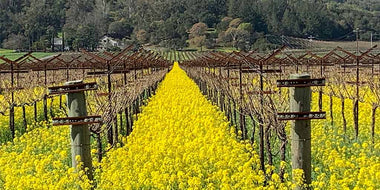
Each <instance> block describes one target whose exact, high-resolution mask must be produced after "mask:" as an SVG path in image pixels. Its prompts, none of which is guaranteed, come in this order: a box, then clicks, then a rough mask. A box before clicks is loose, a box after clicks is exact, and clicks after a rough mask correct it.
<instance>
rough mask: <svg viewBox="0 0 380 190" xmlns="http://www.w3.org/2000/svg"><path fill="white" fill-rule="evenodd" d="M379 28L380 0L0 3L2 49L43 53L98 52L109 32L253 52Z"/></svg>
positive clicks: (171, 44)
mask: <svg viewBox="0 0 380 190" xmlns="http://www.w3.org/2000/svg"><path fill="white" fill-rule="evenodd" d="M356 28H360V38H361V39H363V40H369V38H370V34H371V32H372V33H379V31H380V1H379V0H0V44H1V47H3V48H11V49H23V50H26V49H33V50H43V49H45V50H46V48H47V47H50V46H51V43H52V42H53V40H52V39H54V38H57V37H64V41H65V43H66V45H67V46H69V47H70V48H71V49H74V50H75V49H79V48H86V49H90V50H91V49H95V48H96V47H97V45H98V41H99V39H100V38H101V37H102V36H103V35H108V36H110V37H113V38H115V39H120V40H123V41H125V42H131V43H132V42H133V43H139V44H150V45H158V46H161V47H167V48H176V49H179V48H183V47H188V46H189V45H190V46H196V47H202V46H207V47H208V48H213V47H215V46H234V47H237V48H241V49H243V48H247V46H248V48H249V46H251V45H252V44H257V43H266V42H265V37H267V36H268V35H277V36H281V35H285V36H292V37H300V38H307V37H309V36H314V37H315V38H317V39H321V40H352V39H354V38H355V35H347V34H350V33H352V31H353V30H354V29H356Z"/></svg>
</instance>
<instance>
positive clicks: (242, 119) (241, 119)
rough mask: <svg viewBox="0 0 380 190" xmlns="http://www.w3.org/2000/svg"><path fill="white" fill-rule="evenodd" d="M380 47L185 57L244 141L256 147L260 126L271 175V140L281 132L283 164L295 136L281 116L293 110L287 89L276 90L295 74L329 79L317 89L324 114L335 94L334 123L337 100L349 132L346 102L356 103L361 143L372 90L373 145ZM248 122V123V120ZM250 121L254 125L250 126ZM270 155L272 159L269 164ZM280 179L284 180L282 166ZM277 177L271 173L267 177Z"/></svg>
mask: <svg viewBox="0 0 380 190" xmlns="http://www.w3.org/2000/svg"><path fill="white" fill-rule="evenodd" d="M376 48H377V46H374V47H372V48H370V49H368V50H367V51H365V52H357V53H356V54H355V53H351V52H349V51H346V50H344V49H343V48H340V47H337V48H335V49H333V50H331V51H329V52H327V53H325V54H320V53H313V52H311V51H306V52H303V53H300V52H296V53H294V52H292V51H291V50H289V49H287V48H286V47H285V46H283V47H281V48H279V49H277V50H275V51H273V52H272V53H270V54H267V55H266V54H262V53H259V52H257V50H254V51H250V52H231V53H225V52H210V53H207V52H205V53H200V54H197V55H195V56H194V55H193V54H190V53H184V57H185V58H184V59H183V61H181V64H180V65H181V67H182V68H183V69H184V70H185V71H186V72H187V74H188V75H189V76H190V77H191V78H192V79H193V80H194V81H195V82H196V83H197V84H198V86H199V87H200V89H201V91H202V92H203V93H204V94H205V95H206V96H208V98H209V99H210V100H211V101H212V102H214V103H215V104H216V105H218V106H219V107H220V109H221V110H223V111H224V112H225V114H226V117H227V118H228V119H229V120H230V121H231V124H232V125H233V126H235V133H236V134H237V135H238V137H239V138H241V139H243V140H248V137H249V135H247V134H248V131H251V133H250V137H251V138H250V139H249V140H250V141H251V143H255V139H256V138H255V135H256V134H255V133H256V131H257V127H258V133H259V135H258V136H259V137H258V144H259V156H260V164H261V169H262V170H263V172H264V173H265V172H266V170H265V163H267V164H269V165H273V164H274V162H273V156H274V155H276V154H277V153H274V152H273V151H274V150H275V149H274V148H273V146H274V145H275V144H276V143H275V144H271V143H272V141H271V140H270V139H271V138H273V134H277V139H278V140H279V141H280V143H277V144H279V151H280V160H281V161H285V157H286V145H287V142H288V139H289V137H287V135H286V131H285V126H286V122H284V121H280V120H279V118H278V117H277V115H278V113H279V112H287V111H288V109H289V107H288V106H287V105H288V104H287V103H285V100H286V99H287V93H286V91H287V90H286V89H279V88H277V87H276V80H277V79H284V78H287V76H289V75H290V74H294V73H309V74H310V76H311V77H312V78H313V77H314V78H326V80H327V84H328V85H327V86H328V89H327V90H325V91H323V90H322V88H321V87H318V88H316V89H313V92H314V93H317V94H318V110H319V111H321V110H322V108H323V105H322V98H323V95H324V94H325V95H327V96H329V102H330V105H329V107H330V117H331V123H332V124H333V123H334V117H333V112H332V110H333V109H332V107H333V105H332V104H333V101H332V99H333V97H337V98H341V100H342V106H341V113H342V118H343V128H344V131H346V130H347V129H346V128H347V121H346V119H345V117H346V116H345V115H344V112H345V106H344V102H345V99H347V98H348V99H351V100H352V101H353V110H352V115H353V118H354V120H353V126H354V131H355V137H354V138H355V139H357V138H359V137H358V136H359V128H360V126H359V122H358V121H359V102H362V103H364V102H366V101H368V100H366V93H367V91H365V90H360V89H359V87H361V86H365V87H368V88H369V89H370V91H371V93H373V94H374V97H376V98H375V99H372V100H369V101H370V103H371V104H372V108H373V109H372V123H371V125H372V127H371V136H372V142H374V140H375V135H376V134H375V121H376V118H375V117H376V109H377V108H378V105H379V98H378V97H379V92H378V90H379V86H378V84H379V83H380V81H379V77H378V74H379V73H380V53H378V49H376ZM247 118H248V119H247ZM247 122H250V123H251V127H250V128H247ZM265 157H266V159H267V161H266V162H265ZM279 168H280V171H279V176H280V178H281V180H282V181H283V180H284V171H283V169H282V168H281V167H279ZM267 176H271V174H267Z"/></svg>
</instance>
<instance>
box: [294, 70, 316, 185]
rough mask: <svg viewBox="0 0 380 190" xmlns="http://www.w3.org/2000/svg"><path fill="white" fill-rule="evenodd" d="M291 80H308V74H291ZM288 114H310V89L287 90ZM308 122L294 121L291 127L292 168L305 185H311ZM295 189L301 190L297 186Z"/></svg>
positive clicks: (309, 128) (296, 88)
mask: <svg viewBox="0 0 380 190" xmlns="http://www.w3.org/2000/svg"><path fill="white" fill-rule="evenodd" d="M290 78H291V79H309V78H310V75H309V74H292V75H290ZM289 98H290V112H310V102H311V89H310V86H309V87H291V88H289ZM310 123H311V122H310V120H295V121H293V122H292V125H291V138H292V143H291V149H292V152H291V155H292V168H293V170H294V169H302V170H303V172H304V175H305V183H306V184H307V185H310V184H311V126H310ZM295 189H302V188H301V187H300V186H297V187H296V188H295Z"/></svg>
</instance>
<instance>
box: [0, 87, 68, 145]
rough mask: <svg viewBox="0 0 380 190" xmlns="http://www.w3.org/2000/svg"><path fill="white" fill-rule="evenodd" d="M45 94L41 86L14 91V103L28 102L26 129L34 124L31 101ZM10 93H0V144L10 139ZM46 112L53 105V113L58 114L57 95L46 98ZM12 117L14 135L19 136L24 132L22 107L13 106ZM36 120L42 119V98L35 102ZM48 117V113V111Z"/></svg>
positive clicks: (26, 106) (63, 98)
mask: <svg viewBox="0 0 380 190" xmlns="http://www.w3.org/2000/svg"><path fill="white" fill-rule="evenodd" d="M44 94H45V89H44V88H43V87H35V88H31V89H23V90H20V91H16V92H15V104H18V105H21V104H23V103H28V104H29V105H25V117H26V120H27V124H28V126H27V130H28V131H30V130H31V129H32V128H33V127H34V126H40V125H36V124H35V123H34V108H33V103H34V101H36V100H40V99H41V98H42V97H43V95H44ZM10 96H11V95H10V93H5V94H2V95H0V112H4V115H2V114H0V144H1V143H4V142H7V141H10V140H12V138H11V131H10V129H9V108H10V102H11V97H10ZM62 102H65V96H62ZM47 105H48V109H49V110H48V112H50V106H51V105H53V113H54V114H59V110H58V108H59V100H58V97H54V100H53V102H52V98H48V99H47ZM14 112H15V113H14V117H15V118H14V119H15V130H16V136H20V135H21V134H23V133H24V132H26V131H24V126H23V117H22V107H21V106H18V107H15V108H14ZM37 114H38V115H37V120H38V121H39V120H42V119H43V102H42V100H40V101H38V102H37ZM48 115H49V117H50V113H48Z"/></svg>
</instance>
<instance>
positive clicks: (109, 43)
mask: <svg viewBox="0 0 380 190" xmlns="http://www.w3.org/2000/svg"><path fill="white" fill-rule="evenodd" d="M110 47H119V48H121V49H122V48H123V43H122V42H120V41H117V40H115V39H113V38H111V37H109V36H103V37H102V38H100V41H99V45H98V51H106V50H107V48H110Z"/></svg>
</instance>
